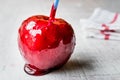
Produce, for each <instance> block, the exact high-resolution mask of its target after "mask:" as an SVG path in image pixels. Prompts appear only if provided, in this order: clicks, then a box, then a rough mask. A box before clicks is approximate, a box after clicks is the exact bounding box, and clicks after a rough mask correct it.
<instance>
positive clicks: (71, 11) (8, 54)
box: [0, 0, 120, 80]
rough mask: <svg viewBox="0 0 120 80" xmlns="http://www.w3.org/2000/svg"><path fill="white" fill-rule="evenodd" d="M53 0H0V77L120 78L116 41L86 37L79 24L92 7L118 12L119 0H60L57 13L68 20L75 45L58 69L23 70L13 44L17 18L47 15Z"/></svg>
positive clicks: (11, 79) (27, 79)
mask: <svg viewBox="0 0 120 80" xmlns="http://www.w3.org/2000/svg"><path fill="white" fill-rule="evenodd" d="M52 2H53V0H51V1H49V0H0V80H120V41H104V40H96V39H86V38H84V35H83V34H82V31H81V26H80V24H79V20H80V18H88V17H89V16H90V15H91V14H92V12H93V10H94V9H95V8H96V7H101V8H104V9H108V10H110V11H116V12H120V0H60V4H59V7H58V11H57V17H62V18H64V19H65V20H67V21H68V22H69V23H71V24H72V26H73V28H74V30H75V34H76V40H77V44H76V48H75V51H74V53H73V55H72V57H71V58H70V60H69V61H68V63H67V64H66V65H65V66H64V67H63V68H61V69H59V70H56V71H54V72H51V73H49V74H47V75H44V76H38V77H36V76H30V75H27V74H26V73H25V72H24V71H23V65H24V60H23V59H22V57H21V55H20V53H19V50H18V47H17V30H18V28H19V26H20V24H21V22H22V21H23V20H24V19H25V18H27V17H29V16H31V15H35V14H45V15H49V11H50V7H51V4H52Z"/></svg>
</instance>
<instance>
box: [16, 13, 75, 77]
mask: <svg viewBox="0 0 120 80" xmlns="http://www.w3.org/2000/svg"><path fill="white" fill-rule="evenodd" d="M18 46H19V50H20V52H21V55H22V56H23V58H24V59H25V61H26V64H25V67H24V70H25V72H26V73H28V74H30V75H43V74H46V73H48V72H50V71H52V70H55V69H58V68H60V67H62V66H63V65H64V64H65V63H66V62H67V61H68V59H69V58H70V56H71V54H72V53H73V50H74V47H75V35H74V31H73V29H72V27H71V25H70V24H69V23H68V22H66V21H65V20H63V19H61V18H55V19H54V21H50V20H49V17H47V16H44V15H35V16H31V17H29V18H27V19H26V20H24V21H23V23H22V24H21V26H20V28H19V32H18Z"/></svg>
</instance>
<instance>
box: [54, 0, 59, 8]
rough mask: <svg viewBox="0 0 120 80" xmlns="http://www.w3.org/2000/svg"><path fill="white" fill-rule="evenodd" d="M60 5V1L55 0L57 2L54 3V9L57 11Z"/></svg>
mask: <svg viewBox="0 0 120 80" xmlns="http://www.w3.org/2000/svg"><path fill="white" fill-rule="evenodd" d="M58 3H59V0H55V1H54V8H55V9H57V7H58Z"/></svg>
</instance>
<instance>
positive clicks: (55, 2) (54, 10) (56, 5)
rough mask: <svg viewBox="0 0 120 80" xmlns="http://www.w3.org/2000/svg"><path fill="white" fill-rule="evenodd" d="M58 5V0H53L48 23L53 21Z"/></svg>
mask: <svg viewBox="0 0 120 80" xmlns="http://www.w3.org/2000/svg"><path fill="white" fill-rule="evenodd" d="M58 3H59V0H55V1H54V3H53V5H52V8H51V12H50V18H49V21H50V22H53V21H54V19H55V15H56V10H57V7H58Z"/></svg>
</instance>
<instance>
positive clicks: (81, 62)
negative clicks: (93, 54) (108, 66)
mask: <svg viewBox="0 0 120 80" xmlns="http://www.w3.org/2000/svg"><path fill="white" fill-rule="evenodd" d="M94 63H95V60H93V59H91V58H90V57H82V56H81V57H80V58H71V59H70V60H69V61H68V62H67V63H66V64H65V65H64V66H63V67H62V68H60V69H58V70H55V71H53V72H52V74H62V73H73V72H76V71H77V72H79V71H80V72H81V73H82V72H83V71H84V70H88V71H92V70H94V68H95V67H94Z"/></svg>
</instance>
